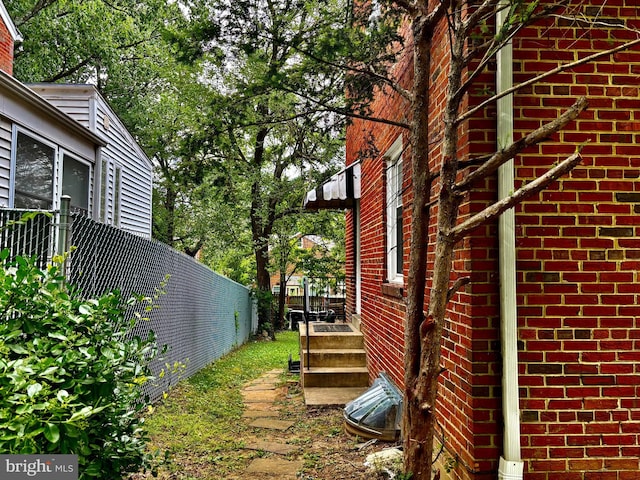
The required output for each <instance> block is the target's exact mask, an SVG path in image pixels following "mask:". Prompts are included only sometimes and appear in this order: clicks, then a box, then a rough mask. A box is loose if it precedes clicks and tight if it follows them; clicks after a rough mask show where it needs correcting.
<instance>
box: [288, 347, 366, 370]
mask: <svg viewBox="0 0 640 480" xmlns="http://www.w3.org/2000/svg"><path fill="white" fill-rule="evenodd" d="M308 358H309V364H310V365H311V367H366V366H367V355H366V352H365V351H364V349H362V348H328V349H322V350H311V351H310V352H309V357H308ZM300 359H301V361H302V366H303V367H305V366H306V364H307V350H306V349H303V350H302V353H301V355H300Z"/></svg>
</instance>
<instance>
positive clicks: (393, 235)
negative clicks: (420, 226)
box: [385, 137, 404, 282]
mask: <svg viewBox="0 0 640 480" xmlns="http://www.w3.org/2000/svg"><path fill="white" fill-rule="evenodd" d="M385 158H386V161H387V162H386V168H387V191H386V193H387V195H386V207H387V208H386V210H387V212H386V213H387V242H386V243H387V280H388V281H390V282H401V281H402V279H403V276H402V268H403V255H404V251H403V243H404V238H403V228H402V179H403V175H402V137H399V138H398V139H397V140H396V141H395V142H394V144H393V145H392V146H391V148H390V149H389V150H388V151H387V153H386V155H385Z"/></svg>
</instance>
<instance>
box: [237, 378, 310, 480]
mask: <svg viewBox="0 0 640 480" xmlns="http://www.w3.org/2000/svg"><path fill="white" fill-rule="evenodd" d="M280 373H281V371H280V370H273V371H271V372H267V373H266V374H264V375H262V376H261V377H260V378H258V379H256V380H254V381H252V382H250V383H248V384H247V385H245V387H244V388H243V389H242V398H243V400H244V403H245V406H246V410H245V413H244V415H243V417H244V418H245V419H246V421H247V422H249V425H250V426H251V427H254V428H256V429H259V430H262V431H264V437H265V439H264V440H257V441H255V442H251V443H248V444H247V445H246V446H245V448H246V449H247V450H260V451H263V452H267V453H270V454H273V455H271V456H268V457H265V458H256V459H254V460H252V461H251V463H250V464H249V466H248V467H247V470H246V474H247V478H273V479H282V480H289V479H291V480H293V479H295V478H297V472H299V471H300V470H301V469H302V467H303V464H304V462H303V461H302V460H288V459H287V458H285V457H286V456H287V455H290V454H292V453H294V452H295V451H296V450H298V447H296V446H294V445H289V444H287V443H282V442H275V441H272V440H269V436H270V434H269V432H273V431H279V432H284V431H287V430H289V429H290V428H292V427H293V425H294V423H293V422H290V421H286V420H281V419H279V418H278V413H279V412H278V410H279V408H278V405H276V402H277V401H278V400H280V399H281V398H282V396H283V394H284V390H282V389H280V388H279V386H278V385H279V383H280V379H279V377H280Z"/></svg>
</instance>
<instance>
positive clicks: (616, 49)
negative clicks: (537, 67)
mask: <svg viewBox="0 0 640 480" xmlns="http://www.w3.org/2000/svg"><path fill="white" fill-rule="evenodd" d="M636 45H640V38H637V39H635V40H632V41H630V42H627V43H624V44H622V45H618V46H617V47H614V48H611V49H609V50H604V51H602V52H596V53H594V54H592V55H589V56H587V57H584V58H581V59H580V60H576V61H575V62H571V63H566V64H564V65H559V66H558V67H556V68H554V69H552V70H549V71H547V72H545V73H543V74H540V75H538V76H536V77H533V78H531V79H529V80H527V81H526V82H522V83H520V84H518V85H514V86H513V87H511V88H509V89H507V90H505V91H504V92H501V93H499V94H497V95H494V96H493V97H491V98H488V99H486V100H485V101H484V102H482V103H480V104H479V105H477V106H476V107H474V108H472V109H471V110H468V111H467V112H466V113H464V114H463V115H460V116H459V117H458V118H457V119H456V123H461V122H463V121H465V120H467V119H468V118H470V117H472V116H473V115H474V114H475V113H476V112H478V111H480V110H482V109H483V108H486V107H487V106H488V105H490V104H492V103H494V102H496V101H498V100H499V99H501V98H502V97H506V96H507V95H510V94H512V93H515V92H517V91H518V90H520V89H522V88H524V87H528V86H529V85H533V84H534V83H538V82H540V81H541V80H544V79H545V78H547V77H550V76H552V75H555V74H557V73H560V72H564V71H566V70H571V69H572V68H575V67H578V66H580V65H584V64H585V63H589V62H593V61H594V60H598V59H600V58H603V57H606V56H609V55H613V54H614V53H618V52H621V51H623V50H628V49H630V48H632V47H635V46H636Z"/></svg>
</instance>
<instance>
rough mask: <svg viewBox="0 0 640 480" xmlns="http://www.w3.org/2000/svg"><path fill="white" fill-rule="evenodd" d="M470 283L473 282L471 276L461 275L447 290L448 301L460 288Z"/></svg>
mask: <svg viewBox="0 0 640 480" xmlns="http://www.w3.org/2000/svg"><path fill="white" fill-rule="evenodd" d="M469 283H471V277H460V278H458V279H457V280H456V281H455V282H453V285H451V287H450V288H449V290H448V291H447V302H448V301H449V300H451V299H452V298H453V296H454V295H455V294H456V293H457V292H458V290H460V289H461V288H462V287H464V286H465V285H468V284H469Z"/></svg>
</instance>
